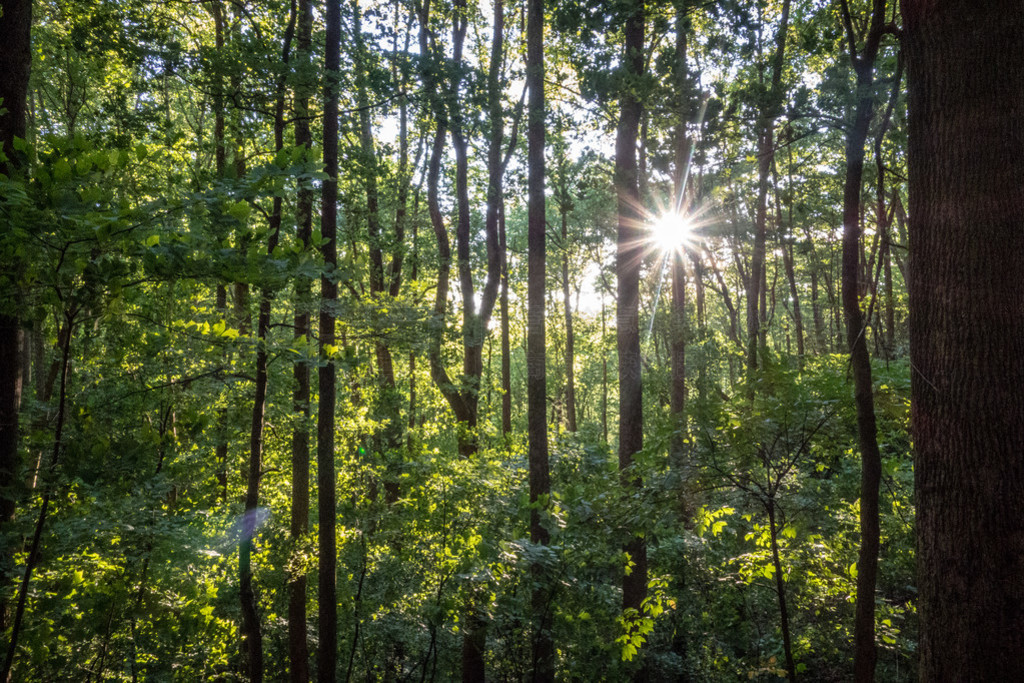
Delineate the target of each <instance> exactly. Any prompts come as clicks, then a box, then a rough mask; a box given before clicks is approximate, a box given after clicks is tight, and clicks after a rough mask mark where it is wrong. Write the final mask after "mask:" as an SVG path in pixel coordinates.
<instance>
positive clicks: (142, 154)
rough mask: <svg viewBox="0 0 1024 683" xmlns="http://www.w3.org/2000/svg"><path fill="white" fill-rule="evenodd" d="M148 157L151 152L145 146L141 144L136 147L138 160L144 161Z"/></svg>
mask: <svg viewBox="0 0 1024 683" xmlns="http://www.w3.org/2000/svg"><path fill="white" fill-rule="evenodd" d="M147 156H149V150H148V149H147V148H146V146H145V145H144V144H142V143H141V142H140V143H139V144H137V145H135V158H136V159H138V160H139V161H143V160H145V158H146V157H147Z"/></svg>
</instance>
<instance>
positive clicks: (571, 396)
mask: <svg viewBox="0 0 1024 683" xmlns="http://www.w3.org/2000/svg"><path fill="white" fill-rule="evenodd" d="M561 183H562V187H561V188H560V192H559V196H560V197H561V201H560V202H559V204H558V213H559V216H560V218H561V224H562V231H561V237H562V305H563V309H564V313H565V427H566V429H568V430H569V431H570V432H575V431H576V372H575V368H574V365H575V364H576V339H575V337H574V334H573V329H572V296H571V290H570V287H569V206H570V205H569V189H568V187H567V185H568V179H567V178H566V177H565V175H564V173H563V174H562V177H561Z"/></svg>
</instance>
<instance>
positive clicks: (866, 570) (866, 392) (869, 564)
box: [842, 0, 885, 681]
mask: <svg viewBox="0 0 1024 683" xmlns="http://www.w3.org/2000/svg"><path fill="white" fill-rule="evenodd" d="M842 16H843V22H844V25H845V27H846V32H847V39H848V41H849V51H850V59H851V61H852V63H853V68H854V72H855V73H856V75H857V89H856V92H857V93H859V96H858V98H857V101H856V104H855V105H854V112H853V121H852V125H851V126H850V128H849V130H848V132H847V137H846V180H845V184H844V189H843V261H842V264H843V265H842V302H843V313H844V314H845V317H846V341H847V347H848V348H849V351H850V366H851V369H852V373H853V393H854V401H855V403H856V406H857V442H858V445H859V446H860V455H861V478H860V534H861V539H860V552H859V554H858V557H857V597H856V605H855V612H856V614H855V617H854V628H853V640H854V646H853V647H854V655H853V669H854V679H855V680H857V681H873V680H874V677H875V662H876V659H877V652H876V648H875V586H876V583H877V579H878V551H879V546H880V530H879V512H878V487H879V484H880V483H881V478H882V457H881V453H880V452H879V448H878V432H877V428H876V425H875V403H874V395H873V389H872V382H871V359H870V358H869V357H868V345H867V328H866V321H865V320H864V314H863V312H862V311H861V308H860V299H861V287H860V273H861V268H860V261H861V259H862V257H861V232H862V229H861V221H860V213H861V212H860V208H861V201H860V198H861V197H860V195H861V185H862V178H863V173H864V144H865V142H866V141H867V136H868V128H869V127H870V125H871V119H872V115H873V110H874V106H875V103H874V96H873V93H872V84H873V83H874V70H875V58H876V56H877V55H878V48H879V44H880V42H881V39H882V33H883V30H884V23H885V0H873V3H872V12H871V24H870V29H869V31H868V33H867V37H866V39H865V43H864V46H863V48H862V49H861V50H858V49H857V40H856V34H855V32H854V29H853V20H852V17H851V15H850V9H849V6H848V5H847V2H846V0H842Z"/></svg>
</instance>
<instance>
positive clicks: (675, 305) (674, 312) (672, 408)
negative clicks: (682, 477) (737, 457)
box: [665, 2, 692, 467]
mask: <svg viewBox="0 0 1024 683" xmlns="http://www.w3.org/2000/svg"><path fill="white" fill-rule="evenodd" d="M688 29H689V21H688V18H687V6H686V3H685V2H678V3H677V5H676V44H675V58H676V59H675V64H674V65H673V72H674V73H673V75H674V80H675V84H674V85H675V89H676V97H677V98H678V99H679V102H680V104H679V113H678V119H677V120H676V130H675V150H674V152H675V154H674V157H675V158H674V161H675V168H674V169H673V177H672V196H673V197H674V200H675V206H674V210H675V212H676V213H680V214H681V213H682V211H683V209H684V207H685V206H686V204H687V202H686V201H685V199H684V194H685V193H686V181H687V178H688V176H689V170H690V169H689V165H690V160H691V157H692V155H691V154H690V140H689V136H688V135H687V132H686V124H687V119H688V118H689V111H688V109H689V107H687V106H686V105H685V103H686V102H687V91H688V89H689V74H688V72H687V66H686V53H687V38H688V36H687V31H688ZM665 258H670V259H672V303H671V307H670V316H669V319H670V325H669V358H670V359H671V366H672V369H671V372H672V380H671V384H670V388H669V412H670V413H671V415H672V440H671V443H670V444H669V457H670V458H671V464H672V465H673V466H675V467H680V466H681V465H682V464H683V463H682V459H683V443H684V441H683V431H684V429H685V426H686V254H685V252H684V251H683V245H678V246H677V248H675V249H673V251H672V253H671V254H666V255H665Z"/></svg>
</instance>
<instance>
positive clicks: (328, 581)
mask: <svg viewBox="0 0 1024 683" xmlns="http://www.w3.org/2000/svg"><path fill="white" fill-rule="evenodd" d="M340 5H341V2H340V0H326V16H325V29H326V41H327V42H326V47H325V52H324V61H325V68H326V71H327V86H326V88H325V93H324V132H323V135H324V144H323V146H324V171H325V172H326V174H327V178H326V179H324V181H323V186H322V198H321V217H320V233H321V235H322V236H323V240H324V243H323V247H322V248H321V251H322V254H323V259H324V269H325V272H324V274H323V276H321V278H320V297H321V299H322V303H321V307H320V368H319V372H318V375H319V384H320V398H319V401H318V402H317V426H316V433H317V443H316V464H317V492H318V501H317V512H318V518H319V521H318V524H319V544H318V545H319V553H320V557H319V606H318V617H319V621H320V623H319V628H320V632H319V644H318V647H317V677H318V680H319V681H320V683H333V682H334V681H335V679H336V676H337V671H336V670H337V662H338V597H337V552H336V543H335V533H336V532H335V529H336V523H337V522H336V515H337V510H336V503H335V501H336V493H335V490H334V486H335V481H334V479H335V477H334V415H335V402H336V396H337V372H336V369H335V367H334V361H333V360H332V359H331V357H330V356H329V355H328V351H327V350H328V348H330V347H331V346H333V345H334V343H335V319H334V305H335V302H336V301H337V299H338V285H337V283H336V282H335V281H334V270H335V269H336V268H337V265H338V242H337V235H338V213H337V212H338V80H339V78H340V69H339V66H340V57H341V54H340V53H341V7H340Z"/></svg>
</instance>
